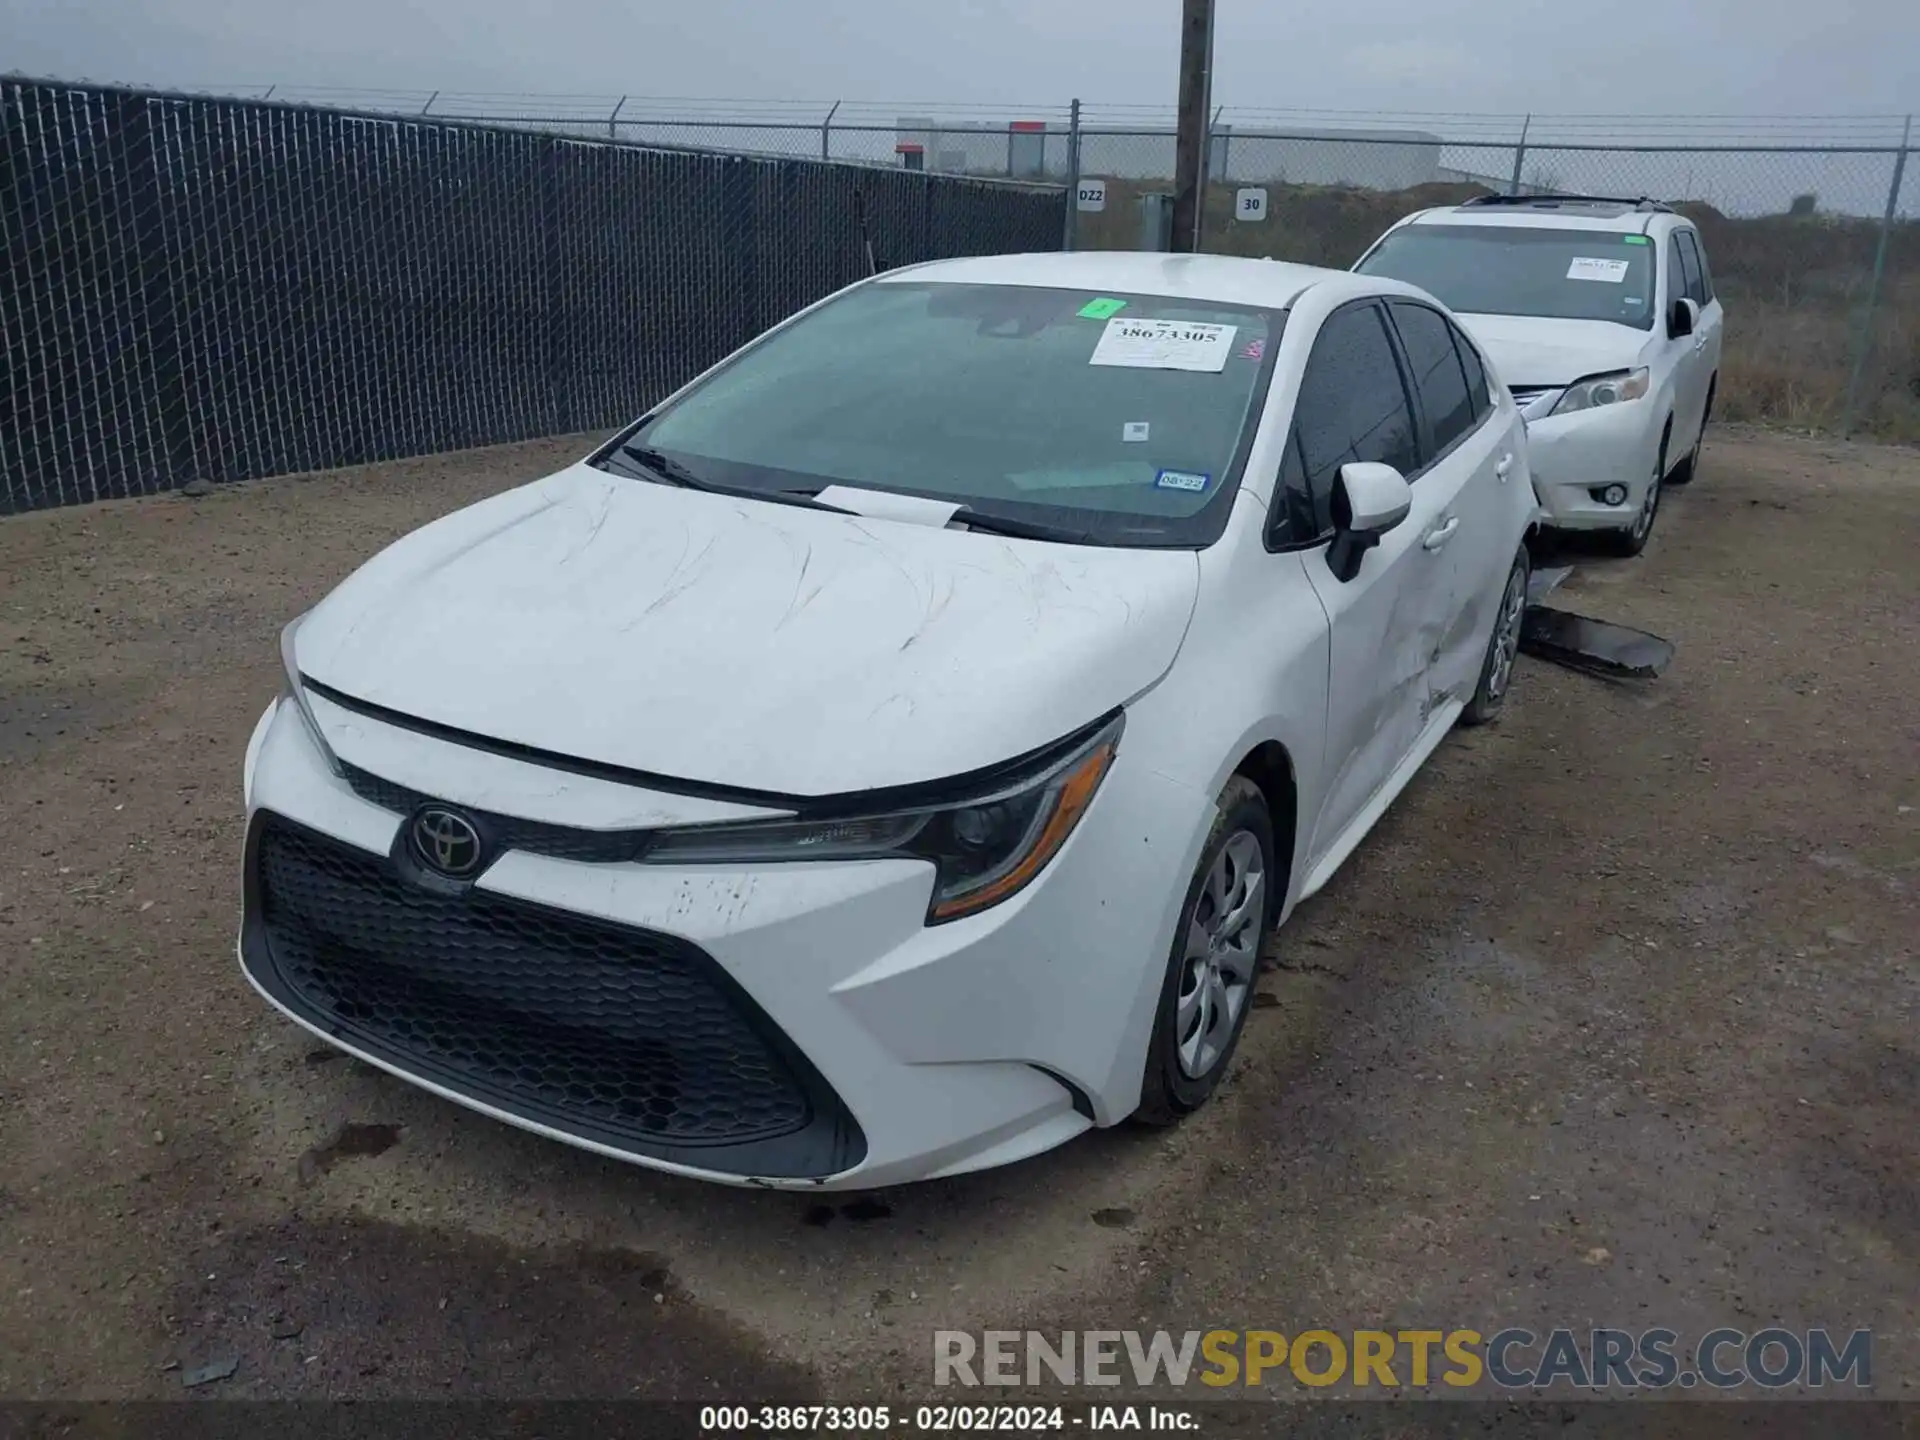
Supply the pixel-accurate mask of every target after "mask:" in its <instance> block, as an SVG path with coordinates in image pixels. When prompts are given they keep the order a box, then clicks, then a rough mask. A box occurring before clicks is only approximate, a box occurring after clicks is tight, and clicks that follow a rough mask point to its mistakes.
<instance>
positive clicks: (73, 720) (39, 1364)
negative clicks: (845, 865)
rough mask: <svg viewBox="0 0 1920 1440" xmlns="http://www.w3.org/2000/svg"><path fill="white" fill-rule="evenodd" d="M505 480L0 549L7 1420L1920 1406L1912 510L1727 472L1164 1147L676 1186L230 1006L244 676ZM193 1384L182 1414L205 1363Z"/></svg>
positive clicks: (1346, 892)
mask: <svg viewBox="0 0 1920 1440" xmlns="http://www.w3.org/2000/svg"><path fill="white" fill-rule="evenodd" d="M584 443H585V442H584V441H583V440H581V439H580V438H578V437H576V438H574V439H572V440H562V441H550V442H541V443H538V444H529V445H520V446H512V447H506V448H501V449H495V450H490V451H483V452H476V453H471V454H461V455H450V456H440V457H435V458H431V459H423V460H413V461H407V462H404V463H400V464H394V465H385V466H378V467H370V468H365V469H360V470H355V471H348V472H339V473H333V474H327V475H320V476H313V477H294V478H289V479H283V480H277V481H271V482H265V483H260V484H254V485H248V486H244V487H239V488H235V489H232V490H229V491H221V492H217V493H215V494H213V495H211V496H209V497H207V498H204V499H199V500H191V499H186V498H183V497H178V496H173V497H163V498H158V499H153V500H146V501H134V502H124V503H114V504H108V505H102V506H97V507H93V508H87V509H75V510H66V511H60V512H56V513H46V514H36V515H28V516H23V517H17V518H14V519H10V520H7V521H5V522H0V816H4V819H5V824H4V827H0V956H4V966H3V967H0V1157H4V1159H3V1160H0V1396H13V1397H34V1398H43V1399H50V1398H60V1399H69V1398H79V1397H102V1398H122V1397H125V1398H137V1397H159V1398H166V1397H177V1396H179V1395H181V1394H182V1393H186V1392H184V1391H183V1385H182V1382H183V1378H185V1377H186V1376H188V1375H189V1374H190V1372H192V1371H193V1370H194V1369H195V1368H196V1367H200V1366H203V1365H206V1364H208V1363H210V1362H224V1361H227V1360H232V1361H236V1362H237V1365H236V1367H235V1368H234V1370H233V1372H232V1374H231V1375H230V1376H228V1377H227V1378H224V1379H221V1380H218V1381H214V1382H212V1383H210V1384H208V1385H205V1386H203V1387H199V1388H196V1389H194V1390H193V1391H192V1392H191V1393H193V1394H196V1395H200V1394H207V1393H216V1394H220V1395H224V1396H230V1397H242V1396H249V1397H266V1396H297V1397H304V1396H320V1395H325V1396H334V1397H339V1396H365V1397H376V1396H392V1395H419V1394H428V1395H448V1394H459V1395H514V1396H525V1397H532V1396H567V1397H574V1396H598V1397H611V1396H625V1395H643V1396H645V1395H653V1396H670V1397H675V1398H686V1399H726V1400H738V1399H742V1398H745V1397H749V1396H751V1397H754V1398H761V1397H771V1396H781V1395H793V1396H806V1395H820V1394H830V1395H834V1396H836V1397H838V1396H844V1395H849V1394H852V1393H854V1392H856V1391H860V1392H868V1393H871V1392H873V1391H896V1392H897V1390H898V1388H899V1387H905V1388H907V1389H909V1390H916V1391H917V1390H919V1389H921V1388H922V1387H923V1386H924V1385H925V1382H926V1380H927V1378H928V1373H929V1372H928V1359H927V1357H928V1355H929V1348H930V1332H931V1331H932V1330H933V1329H935V1328H941V1327H959V1328H966V1327H979V1326H984V1325H989V1324H996V1323H998V1324H1008V1325H1018V1326H1023V1327H1024V1326H1038V1327H1048V1326H1054V1327H1060V1326H1072V1327H1075V1328H1085V1327H1090V1326H1098V1325H1103V1324H1107V1325H1112V1326H1115V1327H1133V1326H1142V1325H1145V1326H1159V1325H1164V1326H1168V1327H1170V1328H1174V1329H1181V1330H1184V1329H1188V1328H1207V1327H1210V1326H1214V1325H1225V1326H1232V1327H1249V1328H1251V1327H1270V1328H1274V1329H1279V1330H1282V1331H1287V1332H1290V1333H1291V1332H1295V1331H1298V1330H1300V1329H1303V1328H1307V1327H1309V1326H1312V1325H1325V1326H1328V1327H1331V1328H1334V1329H1336V1330H1338V1329H1347V1328H1353V1327H1368V1326H1376V1325H1377V1326H1379V1327H1380V1328H1386V1329H1393V1328H1396V1327H1397V1326H1404V1325H1411V1324H1416V1323H1420V1324H1424V1325H1426V1326H1428V1327H1430V1328H1439V1329H1447V1328H1452V1327H1455V1326H1470V1327H1472V1328H1476V1329H1480V1330H1482V1331H1483V1332H1491V1331H1492V1330H1495V1329H1498V1328H1500V1326H1501V1325H1503V1324H1509V1323H1511V1324H1522V1325H1530V1326H1533V1327H1535V1328H1538V1329H1545V1328H1548V1327H1550V1326H1551V1325H1553V1324H1570V1325H1575V1326H1580V1327H1584V1326H1587V1325H1590V1324H1595V1323H1599V1324H1609V1323H1612V1324H1621V1325H1625V1326H1627V1327H1628V1328H1632V1329H1640V1328H1644V1327H1645V1326H1648V1325H1654V1324H1665V1325H1668V1326H1670V1327H1672V1328H1674V1329H1676V1330H1678V1331H1680V1332H1682V1333H1683V1334H1693V1335H1697V1334H1699V1333H1700V1332H1702V1331H1704V1330H1706V1329H1708V1328H1710V1327H1712V1326H1714V1325H1718V1324H1727V1325H1733V1326H1738V1327H1741V1328H1744V1329H1748V1330H1753V1329H1758V1328H1760V1326H1761V1325H1762V1324H1763V1323H1770V1322H1779V1323H1782V1324H1785V1325H1788V1326H1807V1325H1816V1324H1825V1325H1829V1326H1833V1327H1837V1328H1841V1329H1851V1328H1854V1327H1859V1326H1871V1327H1873V1328H1874V1329H1875V1330H1876V1332H1877V1336H1878V1339H1877V1344H1876V1350H1875V1364H1874V1379H1875V1390H1876V1392H1877V1393H1878V1394H1880V1395H1882V1396H1886V1397H1890V1398H1900V1397H1903V1396H1904V1397H1906V1398H1908V1399H1920V1389H1917V1388H1916V1387H1920V1363H1916V1359H1915V1347H1914V1340H1915V1338H1916V1335H1920V1200H1917V1199H1916V1197H1917V1196H1920V1030H1917V1029H1916V1026H1915V1014H1916V1005H1915V1000H1916V992H1920V978H1916V971H1915V968H1914V949H1915V943H1916V937H1920V923H1916V921H1917V920H1920V914H1917V911H1920V905H1917V904H1916V899H1917V897H1920V778H1916V772H1917V771H1920V766H1916V758H1917V757H1920V703H1917V695H1916V692H1917V691H1920V686H1917V685H1916V680H1915V667H1916V661H1915V656H1916V655H1917V654H1920V566H1917V565H1916V563H1915V556H1916V555H1917V554H1920V455H1916V454H1915V453H1913V452H1911V451H1899V450H1891V449H1876V448H1872V447H1864V446H1862V447H1849V446H1842V445H1838V444H1822V443H1816V442H1811V441H1803V440H1797V439H1790V438H1781V437H1777V436H1764V435H1758V434H1738V433H1731V432H1721V433H1716V435H1715V437H1714V438H1713V440H1712V442H1711V443H1710V446H1709V449H1708V451H1707V457H1706V463H1705V465H1704V469H1703V474H1702V477H1701V479H1700V480H1699V482H1698V483H1696V484H1695V485H1694V486H1693V487H1691V488H1690V489H1688V490H1686V491H1684V492H1674V493H1673V494H1672V495H1671V497H1670V499H1669V501H1668V504H1667V507H1666V509H1665V511H1664V512H1663V515H1662V518H1661V528H1660V532H1659V534H1658V535H1657V536H1656V538H1655V541H1654V544H1653V546H1652V547H1651V549H1650V550H1649V551H1648V553H1647V555H1646V556H1644V557H1643V558H1642V559H1640V560H1638V561H1628V562H1609V561H1601V560H1590V559H1588V558H1587V557H1584V556H1581V557H1577V559H1576V563H1577V564H1578V565H1579V566H1580V569H1579V570H1578V572H1577V573H1576V574H1575V576H1574V578H1573V579H1572V580H1571V581H1570V582H1568V585H1567V587H1566V589H1565V590H1563V591H1562V592H1561V595H1560V597H1558V603H1561V604H1563V605H1565V606H1567V607H1568V608H1575V609H1581V610H1584V611H1586V612H1587V613H1591V614H1596V615H1601V616H1604V617H1606V618H1611V619H1617V620H1620V621H1623V622H1625V623H1629V624H1634V625H1639V626H1643V627H1644V628H1647V629H1650V630H1653V631H1656V632H1658V633H1660V634H1663V635H1666V636H1668V637H1670V638H1671V639H1672V640H1674V641H1675V642H1676V643H1677V645H1678V658H1677V660H1676V662H1675V664H1674V666H1673V668H1672V669H1671V670H1670V671H1669V673H1668V674H1667V676H1666V677H1664V678H1663V679H1662V680H1660V681H1658V682H1657V683H1654V684H1651V685H1648V686H1644V687H1639V688H1634V687H1627V686H1614V685H1608V684H1604V683H1602V682H1599V681H1596V680H1593V679H1590V678H1585V677H1581V676H1577V675H1573V674H1570V673H1567V672H1564V671H1561V670H1556V669H1553V668H1550V667H1547V666H1544V665H1541V664H1538V663H1533V662H1523V666H1522V671H1521V674H1520V677H1519V680H1518V681H1517V689H1516V692H1515V695H1514V698H1513V701H1512V702H1511V704H1510V706H1509V708H1508V713H1507V715H1506V717H1505V719H1504V721H1503V723H1502V724H1500V725H1499V726H1497V727H1494V728H1492V729H1490V730H1484V731H1479V732H1474V733H1471V734H1469V733H1466V732H1462V733H1459V734H1457V735H1456V736H1455V737H1454V738H1452V739H1450V740H1449V741H1448V742H1447V743H1446V744H1445V745H1444V746H1442V748H1441V750H1440V751H1439V753H1438V754H1437V755H1436V757H1435V758H1434V760H1433V762H1432V763H1431V764H1429V765H1428V767H1427V768H1426V770H1425V772H1424V773H1423V774H1422V775H1421V776H1420V777H1419V778H1418V779H1417V780H1416V782H1415V783H1414V784H1413V786H1412V787H1411V788H1410V789H1409V791H1408V792H1407V794H1406V795H1405V796H1404V797H1403V798H1402V799H1401V801H1400V802H1399V803H1398V805H1397V806H1396V807H1395V808H1394V810H1393V812H1392V813H1391V814H1390V815H1389V816H1388V817H1387V819H1386V820H1385V821H1384V822H1383V823H1382V825H1381V826H1380V828H1379V829H1378V830H1377V831H1376V832H1375V834H1374V835H1373V836H1372V837H1371V838H1370V839H1369V840H1368V841H1367V843H1366V844H1365V845H1364V846H1363V847H1362V848H1361V850H1360V851H1359V853H1358V854H1357V855H1356V856H1355V857H1354V859H1353V860H1352V861H1350V862H1349V864H1348V865H1347V866H1346V868H1345V869H1344V871H1343V872H1342V873H1341V875H1340V876H1339V877H1338V878H1337V879H1336V880H1335V881H1334V883H1333V884H1332V885H1331V886H1329V887H1328V889H1327V890H1326V891H1325V892H1324V893H1323V894H1322V895H1320V896H1319V897H1317V898H1316V899H1315V900H1314V901H1312V902H1311V903H1309V904H1308V905H1306V906H1304V907H1303V908H1302V909H1301V911H1300V913H1299V914H1298V915H1297V916H1296V918H1295V919H1294V920H1293V922H1292V923H1291V924H1290V925H1289V926H1288V928H1287V930H1286V932H1285V933H1284V935H1283V936H1282V937H1281V938H1280V939H1279V940H1278V941H1277V943H1276V945H1275V947H1274V954H1275V957H1276V961H1277V966H1276V968H1275V969H1274V971H1273V972H1272V973H1271V974H1270V976H1269V977H1268V979H1267V980H1266V982H1265V992H1266V994H1265V998H1264V999H1263V1000H1262V1008H1261V1009H1260V1010H1258V1011H1257V1012H1256V1014H1255V1015H1254V1017H1253V1020H1252V1023H1251V1026H1250V1028H1249V1032H1248V1038H1247V1041H1246V1043H1245V1044H1244V1045H1243V1047H1242V1050H1241V1058H1240V1060H1239V1062H1238V1064H1237V1068H1236V1071H1235V1074H1234V1076H1233V1077H1232V1079H1231V1082H1230V1084H1229V1087H1228V1089H1227V1090H1226V1091H1225V1093H1223V1095H1222V1096H1221V1098H1220V1101H1219V1102H1218V1103H1217V1104H1216V1105H1214V1106H1213V1107H1211V1108H1210V1109H1209V1110H1208V1111H1207V1112H1205V1113H1204V1114H1203V1115H1201V1116H1200V1117H1197V1118H1196V1119H1195V1120H1194V1121H1193V1122H1192V1123H1190V1124H1188V1125H1187V1126H1185V1127H1183V1128H1182V1129H1180V1130H1178V1131H1176V1132H1174V1133H1171V1134H1148V1133H1135V1132H1132V1131H1126V1130H1122V1131H1119V1132H1106V1133H1102V1134H1098V1135H1094V1136H1091V1137H1088V1138H1086V1139H1084V1140H1082V1141H1079V1142H1076V1143H1075V1144H1073V1145H1071V1146H1068V1147H1067V1148H1065V1149H1064V1150H1062V1151H1059V1152H1056V1153H1055V1154H1053V1155H1050V1156H1046V1157H1043V1158H1041V1159H1038V1160H1035V1161H1031V1162H1028V1163H1026V1164H1024V1165H1020V1166H1016V1167H1014V1168H1012V1169H1009V1170H1005V1171H1000V1172H996V1173H991V1174H987V1175H983V1176H976V1177H970V1178H967V1179H964V1180H959V1181H953V1182H945V1183H939V1184H933V1185H928V1186H924V1187H917V1188H910V1189H907V1190H902V1191H890V1192H887V1193H885V1194H882V1195H877V1196H873V1197H867V1198H864V1199H858V1200H852V1201H845V1200H844V1199H842V1200H838V1201H836V1203H835V1204H834V1205H833V1206H827V1205H823V1204H820V1203H819V1202H818V1201H816V1200H813V1199H810V1198H808V1197H805V1196H789V1195H780V1194H768V1193H753V1192H739V1191H731V1190H722V1189H716V1188H710V1187H703V1186H698V1185H694V1184H691V1183H686V1182H680V1181H676V1180H673V1179H669V1178H664V1177H659V1176H654V1175H650V1174H647V1173H645V1172H642V1171H639V1170H634V1169H630V1168H626V1167H622V1166H619V1165H616V1164H613V1163H611V1162H607V1161H604V1160H600V1159H597V1158H594V1157H591V1156H587V1155H584V1154H580V1153H577V1152H574V1151H571V1150H569V1149H566V1148H564V1147H561V1146H559V1145H555V1144H551V1143H548V1142H546V1141H542V1140H539V1139H537V1138H534V1137H532V1136H528V1135H525V1134H522V1133H520V1132H518V1131H515V1130H512V1129H509V1128H507V1127H505V1126H501V1125H497V1124H494V1123H491V1122H489V1121H487V1120H484V1119H482V1118H480V1117H478V1116H474V1115H471V1114H468V1113H467V1112H465V1111H463V1110H460V1109H458V1108H456V1107H454V1106H452V1105H449V1104H445V1103H442V1102H440V1101H437V1100H435V1099H433V1098H432V1097H430V1096H427V1095H425V1094H423V1093H421V1092H418V1091H415V1090H413V1089H412V1088H410V1087H408V1086H406V1085H404V1084H401V1083H400V1082H398V1081H394V1080H391V1079H389V1078H387V1077H385V1076H383V1075H381V1074H378V1073H377V1072H373V1071H371V1070H368V1069H366V1068H365V1067H362V1066H360V1065H358V1064H357V1063H356V1062H353V1061H350V1060H347V1059H344V1058H336V1057H335V1056H334V1055H333V1054H332V1052H328V1051H325V1050H321V1049H318V1048H316V1046H315V1045H314V1044H313V1043H311V1042H310V1041H309V1040H308V1039H307V1038H306V1037H305V1036H304V1035H303V1033H301V1032H298V1031H296V1030H295V1029H294V1028H293V1027H292V1026H290V1025H288V1024H286V1023H283V1022H282V1021H281V1020H279V1019H278V1018H277V1017H275V1016H274V1015H272V1014H271V1013H270V1012H269V1011H268V1010H267V1007H266V1006H265V1005H264V1004H263V1003H261V1002H260V1001H259V1000H258V999H257V998H256V997H255V996H254V995H253V994H252V992H251V991H250V990H249V989H248V988H247V987H246V985H245V984H244V982H243V981H242V979H241V977H240V975H239V973H238V971H237V969H236V966H235V964H234V960H233V953H232V935H233V930H234V925H235V915H236V905H237V869H238V855H239V845H240V838H241V816H240V796H239V771H240V758H241V751H242V747H243V745H244V742H245V739H246V735H247V732H248V729H249V727H250V725H251V723H252V721H253V719H254V717H255V716H256V715H257V713H258V711H259V709H260V707H261V706H262V704H263V703H264V702H265V701H266V700H267V698H268V697H270V696H271V695H272V693H273V691H274V689H275V687H276V685H277V683H278V676H277V668H278V667H277V660H276V652H275V643H274V642H275V635H276V632H277V630H278V628H279V626H280V625H281V624H282V623H283V622H284V621H285V620H287V619H288V618H289V617H291V616H292V615H294V614H296V613H297V612H299V611H300V610H301V609H303V608H304V607H306V606H307V605H309V604H311V603H312V602H313V601H315V600H317V599H318V598H319V597H320V596H321V595H322V594H323V593H324V592H325V591H326V590H327V589H328V588H329V587H330V586H332V585H333V584H334V583H336V582H337V581H338V580H339V579H341V578H342V577H343V576H344V575H346V574H347V573H348V571H349V570H350V569H351V568H353V566H355V565H356V564H357V563H358V562H359V561H360V560H362V559H363V558H365V557H366V556H368V555H370V554H371V553H372V552H373V551H374V550H375V549H377V548H378V547H379V546H380V545H382V544H384V543H386V542H387V541H388V540H390V539H392V538H394V537H396V536H398V535H400V534H402V533H404V532H405V531H407V530H409V529H411V528H412V527H414V526H416V525H418V524H420V523H421V522H423V521H425V520H427V519H429V518H430V517H432V516H435V515H439V514H442V513H444V512H445V511H448V510H450V509H453V508H454V507H456V506H459V505H462V504H465V503H467V502H469V501H472V500H476V499H479V498H481V497H482V496H485V495H487V494H490V493H492V492H494V491H496V490H498V489H500V488H502V487H504V486H506V485H510V484H513V483H516V482H518V481H521V480H524V479H528V478H532V477H534V476H536V475H538V474H541V473H544V472H546V471H548V470H551V469H554V468H557V467H558V466H559V465H560V464H562V463H564V462H565V461H567V460H569V459H571V458H572V457H574V456H575V455H577V454H578V453H580V452H581V450H582V449H583V446H584ZM223 1368H224V1366H223Z"/></svg>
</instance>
